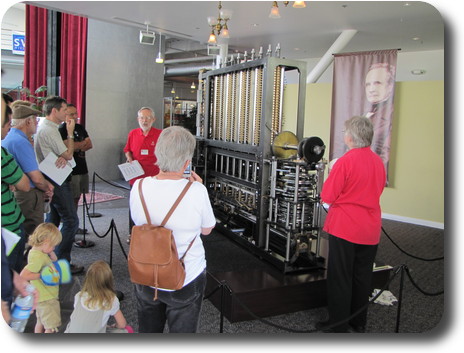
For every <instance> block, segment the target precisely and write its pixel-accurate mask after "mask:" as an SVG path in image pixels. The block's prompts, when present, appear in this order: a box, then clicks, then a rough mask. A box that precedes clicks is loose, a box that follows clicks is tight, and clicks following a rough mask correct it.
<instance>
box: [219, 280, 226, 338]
mask: <svg viewBox="0 0 464 353" xmlns="http://www.w3.org/2000/svg"><path fill="white" fill-rule="evenodd" d="M225 288H226V283H225V281H221V317H220V321H219V333H224V301H225V299H226V296H225V291H224V290H225Z"/></svg>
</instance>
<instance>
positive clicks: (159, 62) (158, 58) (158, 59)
mask: <svg viewBox="0 0 464 353" xmlns="http://www.w3.org/2000/svg"><path fill="white" fill-rule="evenodd" d="M161 39H162V37H161V33H160V34H159V38H158V40H159V50H158V56H157V57H156V60H155V61H156V63H157V64H162V63H164V58H163V55H162V54H161Z"/></svg>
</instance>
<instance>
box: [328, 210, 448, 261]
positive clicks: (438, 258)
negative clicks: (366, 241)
mask: <svg viewBox="0 0 464 353" xmlns="http://www.w3.org/2000/svg"><path fill="white" fill-rule="evenodd" d="M322 208H323V209H324V211H325V212H326V213H328V211H327V209H326V208H325V207H322ZM381 228H382V232H383V233H384V234H385V235H386V236H387V238H388V239H389V240H390V241H391V242H392V244H393V245H394V246H395V247H396V248H397V249H398V250H399V251H401V252H402V253H403V254H405V255H407V256H409V257H412V258H414V259H416V260H421V261H430V262H431V261H440V260H444V258H445V257H444V256H440V257H436V258H432V259H426V258H423V257H419V256H416V255H413V254H411V253H408V252H407V251H405V250H403V249H401V247H400V246H399V245H398V244H397V243H396V242H395V241H394V240H393V239H392V238H391V237H390V235H389V234H388V233H387V231H386V230H385V228H384V227H383V226H382V227H381Z"/></svg>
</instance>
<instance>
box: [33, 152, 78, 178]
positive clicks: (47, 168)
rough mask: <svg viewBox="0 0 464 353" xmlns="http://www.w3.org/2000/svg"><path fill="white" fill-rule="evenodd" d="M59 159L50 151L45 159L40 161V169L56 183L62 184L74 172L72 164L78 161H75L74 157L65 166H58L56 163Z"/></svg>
mask: <svg viewBox="0 0 464 353" xmlns="http://www.w3.org/2000/svg"><path fill="white" fill-rule="evenodd" d="M57 159H58V157H57V156H56V154H54V153H53V152H50V153H49V154H48V155H47V157H45V159H44V160H43V161H42V162H40V164H39V169H40V171H41V172H42V173H44V174H45V175H46V176H48V177H49V178H50V179H52V180H53V181H54V182H55V183H57V184H58V185H61V184H63V182H64V181H65V180H66V178H67V177H68V176H69V174H70V173H71V172H72V165H73V164H74V165H76V162H74V159H72V160H71V161H69V162H68V163H67V164H66V166H64V167H63V168H58V167H57V166H56V164H55V163H56V160H57Z"/></svg>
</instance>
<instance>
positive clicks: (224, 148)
mask: <svg viewBox="0 0 464 353" xmlns="http://www.w3.org/2000/svg"><path fill="white" fill-rule="evenodd" d="M305 66H306V64H305V63H302V62H297V61H291V60H286V59H280V58H277V57H271V56H268V57H265V58H261V59H257V60H251V61H245V62H243V63H239V64H236V65H231V66H227V67H223V68H221V69H217V70H213V71H207V72H202V73H201V74H200V80H199V81H200V85H199V93H198V97H199V99H198V100H199V102H198V103H199V104H198V116H197V140H198V148H197V152H196V156H195V160H194V166H195V168H196V170H197V173H199V174H200V175H202V177H203V180H204V182H205V185H206V186H207V188H208V191H209V193H210V197H211V201H212V202H213V208H214V212H215V215H216V218H217V219H218V226H217V228H219V230H221V231H223V232H224V233H226V234H227V235H229V236H230V237H231V238H232V239H234V240H235V241H237V242H239V243H241V244H242V245H244V246H246V247H247V248H248V249H249V250H250V251H252V252H254V253H256V254H257V255H259V256H261V257H262V258H264V259H266V260H268V261H270V262H272V263H273V264H274V265H276V266H277V267H279V268H281V269H282V270H283V271H284V272H290V271H299V270H304V269H310V268H316V267H319V266H321V261H323V259H321V258H320V257H319V254H318V247H319V207H320V204H319V202H318V197H319V192H320V187H321V180H322V178H323V173H324V166H323V164H321V163H318V162H319V161H320V159H321V158H322V155H323V152H324V149H325V146H324V144H323V142H322V140H320V139H318V138H316V139H317V140H315V139H314V138H310V139H303V120H304V101H305V94H306V72H305V71H306V70H305ZM289 72H292V74H294V73H295V72H296V73H297V86H298V93H297V94H298V100H297V109H296V128H295V130H296V131H295V133H294V134H293V133H291V132H288V133H287V132H283V131H282V129H283V125H284V121H283V119H284V116H283V108H284V83H285V80H286V77H287V73H289ZM293 76H294V75H293ZM288 136H290V137H291V141H287V138H288ZM293 136H294V137H293ZM284 140H285V141H284ZM299 141H301V142H299ZM282 151H285V152H282ZM300 153H301V155H300ZM305 156H306V157H305Z"/></svg>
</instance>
